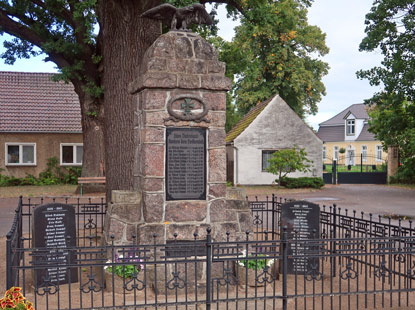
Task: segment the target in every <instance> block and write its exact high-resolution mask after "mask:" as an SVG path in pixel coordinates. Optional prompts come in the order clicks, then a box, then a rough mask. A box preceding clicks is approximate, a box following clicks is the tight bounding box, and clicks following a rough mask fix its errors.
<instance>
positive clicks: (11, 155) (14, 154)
mask: <svg viewBox="0 0 415 310" xmlns="http://www.w3.org/2000/svg"><path fill="white" fill-rule="evenodd" d="M6 165H8V166H36V143H6Z"/></svg>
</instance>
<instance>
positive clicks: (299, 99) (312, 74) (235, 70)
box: [220, 0, 328, 117]
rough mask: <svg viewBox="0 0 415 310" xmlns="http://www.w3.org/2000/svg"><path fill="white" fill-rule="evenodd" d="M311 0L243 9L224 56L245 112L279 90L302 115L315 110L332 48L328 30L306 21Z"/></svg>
mask: <svg viewBox="0 0 415 310" xmlns="http://www.w3.org/2000/svg"><path fill="white" fill-rule="evenodd" d="M310 4H311V3H310V1H299V0H280V1H265V2H264V3H261V4H257V5H256V6H255V8H253V9H250V10H248V11H246V12H245V14H244V16H243V17H242V18H241V25H240V26H239V27H237V29H236V35H235V38H234V40H233V41H232V42H223V44H222V46H221V47H220V51H221V53H220V55H221V59H222V60H223V61H225V62H226V64H227V73H228V75H229V76H230V77H231V78H234V81H235V83H234V100H235V103H236V108H237V110H238V111H239V112H241V113H242V114H244V113H246V112H248V111H249V110H250V109H251V108H252V107H253V106H255V105H256V104H257V103H259V102H261V101H263V100H265V99H267V98H269V97H271V96H272V95H275V94H277V93H278V94H279V95H280V96H281V97H282V98H283V99H284V100H285V101H286V102H287V103H288V105H289V106H290V107H291V108H292V109H293V110H294V111H295V112H297V113H298V114H299V115H300V116H301V117H304V116H305V114H307V113H309V114H310V113H311V114H315V113H316V112H317V103H318V102H319V101H320V100H321V97H322V95H325V87H324V85H323V83H322V81H321V79H322V77H323V76H324V75H326V74H327V72H328V65H327V63H325V62H323V61H322V60H321V59H319V57H320V56H323V55H325V54H327V53H328V48H327V46H326V44H325V34H324V33H322V31H321V29H320V28H318V27H317V26H312V25H309V24H308V22H307V8H308V7H309V6H310Z"/></svg>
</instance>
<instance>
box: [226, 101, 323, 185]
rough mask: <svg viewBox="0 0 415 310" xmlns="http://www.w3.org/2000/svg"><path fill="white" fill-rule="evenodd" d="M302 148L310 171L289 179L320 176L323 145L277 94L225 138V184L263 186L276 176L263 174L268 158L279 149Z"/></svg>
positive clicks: (263, 103)
mask: <svg viewBox="0 0 415 310" xmlns="http://www.w3.org/2000/svg"><path fill="white" fill-rule="evenodd" d="M294 146H297V147H298V148H303V149H305V151H306V152H307V158H308V159H309V160H311V167H310V171H309V172H306V173H303V172H294V173H290V174H288V177H303V176H307V177H313V176H315V177H322V173H323V171H322V169H323V164H322V162H321V150H322V146H323V143H322V141H321V140H320V139H319V138H318V137H317V135H316V134H315V133H314V131H313V130H312V129H311V128H310V127H309V126H308V125H307V124H306V123H305V122H304V121H303V120H302V119H301V118H300V117H299V116H298V115H297V113H295V112H294V111H293V110H292V109H291V108H290V107H289V106H288V104H287V103H286V102H285V101H284V100H283V99H282V98H281V97H280V96H279V95H276V96H274V97H271V98H270V99H268V100H266V101H264V102H261V103H259V104H257V105H256V106H255V107H253V108H252V109H251V110H250V111H249V112H248V113H247V114H246V115H245V116H244V117H243V118H242V119H241V120H240V121H239V122H238V123H237V124H236V125H235V126H234V127H233V128H232V129H231V130H230V131H229V132H228V133H227V135H226V155H227V176H228V181H231V182H233V184H235V185H237V184H240V185H265V184H272V183H274V182H275V179H276V176H275V175H274V174H272V173H269V172H267V171H266V169H267V167H268V165H269V163H268V159H269V158H271V156H272V154H273V153H274V152H276V151H278V150H282V149H288V148H293V147H294Z"/></svg>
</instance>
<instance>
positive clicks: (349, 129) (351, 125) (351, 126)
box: [346, 119, 356, 136]
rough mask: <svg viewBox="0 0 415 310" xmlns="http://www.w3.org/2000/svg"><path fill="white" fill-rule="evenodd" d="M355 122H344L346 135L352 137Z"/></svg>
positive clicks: (351, 120) (350, 120) (352, 120)
mask: <svg viewBox="0 0 415 310" xmlns="http://www.w3.org/2000/svg"><path fill="white" fill-rule="evenodd" d="M355 132H356V131H355V121H354V119H348V120H347V121H346V135H348V136H354V135H355Z"/></svg>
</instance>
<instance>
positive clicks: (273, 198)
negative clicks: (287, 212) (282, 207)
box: [271, 194, 277, 239]
mask: <svg viewBox="0 0 415 310" xmlns="http://www.w3.org/2000/svg"><path fill="white" fill-rule="evenodd" d="M271 203H272V214H271V217H272V224H271V227H272V238H273V239H274V238H275V236H274V234H275V212H277V211H276V208H275V195H274V194H272V202H271Z"/></svg>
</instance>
